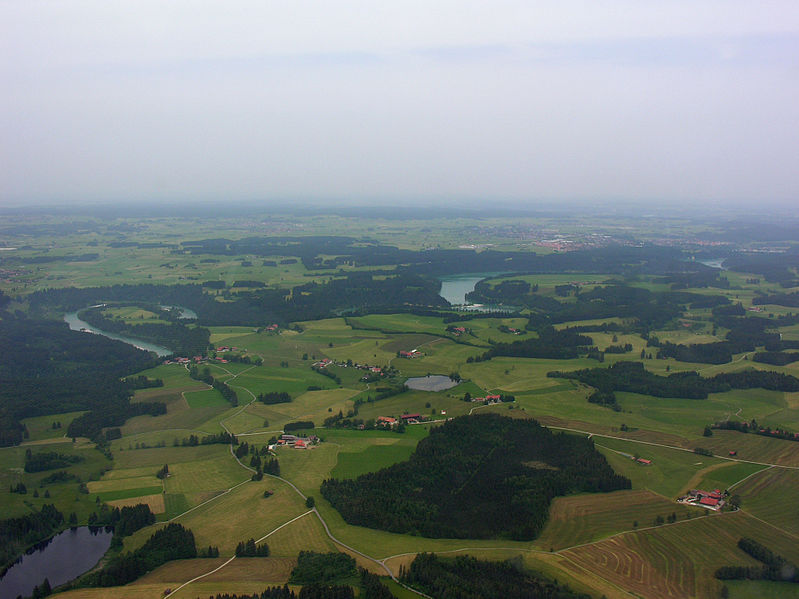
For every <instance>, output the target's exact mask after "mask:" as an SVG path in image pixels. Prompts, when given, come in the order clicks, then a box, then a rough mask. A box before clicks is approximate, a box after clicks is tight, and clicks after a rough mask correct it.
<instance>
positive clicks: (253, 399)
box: [170, 366, 433, 599]
mask: <svg viewBox="0 0 799 599" xmlns="http://www.w3.org/2000/svg"><path fill="white" fill-rule="evenodd" d="M252 368H255V367H254V366H253V367H252ZM223 370H224V369H223ZM248 370H250V368H247V369H245V370H242V371H241V372H239V373H238V374H236V375H233V377H232V378H230V379H228V382H226V384H229V381H231V380H233V379H234V378H236V377H237V376H238V375H239V374H243V373H244V372H247V371H248ZM230 386H231V387H236V388H237V389H243V390H244V391H246V392H247V393H249V394H250V396H251V397H252V399H251V400H250V402H249V403H247V404H246V405H244V406H242V407H241V409H240V410H238V411H237V412H236V413H235V414H232V415H231V416H229V417H227V418H223V419H222V420H220V421H219V424H220V426H222V428H224V429H225V431H226V432H228V433H230V429H228V428H227V426H225V421H226V420H229V419H230V418H234V417H236V416H238V415H239V414H241V413H242V412H243V411H244V410H246V409H247V408H248V407H249V406H250V404H252V403H253V402H254V401H256V399H257V398H256V396H255V394H253V392H252V391H250V390H249V389H247V388H246V387H242V386H238V385H230ZM281 432H282V431H281ZM251 434H260V433H251ZM229 449H230V454H231V455H232V456H233V458H234V459H235V460H236V462H238V464H239V465H240V466H241V467H242V468H245V469H246V470H249V471H250V472H255V470H254V469H253V468H250V467H249V466H247V465H246V464H244V463H242V461H241V460H240V459H239V458H238V457H237V456H236V454H235V453H234V451H233V445H230V446H229ZM265 475H266V476H269V477H270V478H275V479H277V480H280V481H282V482H284V483H286V484H287V485H289V486H290V487H291V488H292V489H294V491H295V492H296V493H297V494H298V495H299V496H300V497H302V498H303V500H305V499H307V497H306V496H305V494H304V493H303V492H302V491H300V490H299V488H297V486H296V485H295V484H294V483H292V482H291V481H289V480H287V479H285V478H282V477H280V476H275V475H273V474H265ZM248 482H250V481H249V480H245V481H243V482H241V483H239V484H238V485H235V486H233V487H231V488H230V489H228V490H227V491H224V492H223V493H220V494H219V495H217V496H215V497H212V498H211V499H209V500H208V501H205V502H203V503H201V504H200V505H197V506H195V507H193V508H191V509H190V510H187V511H185V512H183V513H182V514H179V515H177V516H175V517H174V518H172V519H171V520H170V522H172V521H173V520H175V519H177V518H180V517H181V516H184V515H185V514H188V513H189V512H191V511H194V510H196V509H197V508H199V507H201V506H203V505H206V504H208V503H209V502H211V501H214V500H215V499H217V498H219V497H221V496H223V495H226V494H227V493H230V491H232V490H233V489H235V488H237V487H239V486H241V485H244V484H246V483H248ZM311 512H314V513H315V514H316V516H317V518H319V521H320V522H321V523H322V526H323V527H324V529H325V533H326V534H327V536H328V537H329V538H330V540H331V541H333V542H334V543H335V544H337V545H340V546H341V547H344V548H345V549H347V550H349V551H352V552H353V553H356V554H357V555H360V556H361V557H363V558H364V559H367V560H369V561H372V562H374V563H376V564H378V565H379V566H381V567H382V568H383V569H384V570H385V571H386V573H387V574H388V575H389V576H390V577H391V579H392V580H394V582H396V583H397V584H399V585H401V586H403V587H404V588H406V589H408V590H409V591H412V592H414V593H416V594H417V595H420V596H422V597H426V598H427V599H433V598H432V597H430V596H429V595H426V594H424V593H422V592H421V591H418V590H416V589H413V588H411V587H409V586H407V585H405V584H404V583H402V582H401V581H400V580H398V579H397V577H396V576H394V573H393V572H392V571H391V569H390V568H389V567H388V566H386V564H385V563H384V561H385V560H383V561H381V560H378V559H376V558H374V557H371V556H369V555H366V554H365V553H362V552H360V551H358V550H357V549H355V548H354V547H350V546H349V545H347V544H346V543H343V542H342V541H340V540H338V539H337V538H336V537H334V536H333V533H332V532H331V531H330V528H329V527H328V525H327V522H325V519H324V518H323V517H322V514H320V513H319V511H318V510H317V509H316V508H313V509H311V510H309V511H307V512H305V513H303V514H301V515H299V516H297V517H296V518H294V519H292V520H289V521H288V522H285V523H284V524H282V525H280V526H279V527H277V528H276V529H274V530H273V531H271V532H270V533H268V534H266V535H265V536H263V537H261V538H260V539H258V541H257V542H260V541H263V540H264V539H266V538H267V537H268V536H270V535H271V534H273V533H275V532H277V531H278V530H280V529H281V528H283V527H284V526H287V525H289V524H291V523H292V522H294V521H296V520H298V519H300V518H302V517H303V516H305V515H307V514H309V513H311ZM234 559H236V556H233V557H231V558H230V559H229V560H228V561H226V562H225V563H224V564H222V565H221V566H219V567H217V568H215V569H214V570H212V571H210V572H207V573H206V574H203V575H201V576H198V577H196V578H193V579H192V580H189V581H188V582H185V583H183V584H182V585H181V586H180V587H178V588H177V589H175V591H178V590H180V589H182V588H183V587H185V586H187V585H189V584H191V583H192V582H194V581H196V580H199V579H201V578H205V577H206V576H209V575H211V574H213V573H214V572H217V571H219V570H221V569H222V568H224V567H225V566H226V565H228V564H229V563H230V562H232V561H233V560H234ZM175 591H172V593H174V592H175Z"/></svg>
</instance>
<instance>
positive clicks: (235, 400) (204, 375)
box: [189, 365, 239, 407]
mask: <svg viewBox="0 0 799 599" xmlns="http://www.w3.org/2000/svg"><path fill="white" fill-rule="evenodd" d="M189 376H190V377H191V378H193V379H194V380H196V381H202V382H203V383H205V384H206V385H210V386H211V387H213V388H214V389H216V390H217V391H219V392H220V393H221V394H222V397H224V398H225V400H226V401H228V402H230V405H231V406H233V407H235V406H237V405H239V396H238V395H236V392H235V391H234V390H233V389H231V388H230V386H229V385H227V384H226V383H224V382H223V381H220V380H219V379H217V378H214V377H213V376H212V375H211V370H210V369H209V368H208V367H207V366H206V367H205V368H203V369H202V371H200V369H199V368H197V366H195V365H192V367H191V368H189Z"/></svg>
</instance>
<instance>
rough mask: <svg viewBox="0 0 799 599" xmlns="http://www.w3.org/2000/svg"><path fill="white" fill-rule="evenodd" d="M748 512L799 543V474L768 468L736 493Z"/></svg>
mask: <svg viewBox="0 0 799 599" xmlns="http://www.w3.org/2000/svg"><path fill="white" fill-rule="evenodd" d="M734 493H736V494H738V495H740V497H741V505H742V506H743V509H744V510H746V511H747V512H751V513H752V515H754V516H757V517H758V518H760V519H761V520H765V521H766V522H768V523H769V524H771V525H773V526H776V527H777V528H780V529H782V530H785V531H787V532H789V533H791V534H794V535H796V536H797V543H799V506H797V503H796V498H797V497H799V470H788V469H785V468H768V469H766V470H763V471H762V472H759V473H758V474H755V475H754V476H752V477H751V478H748V479H747V480H746V481H744V482H743V483H741V484H740V485H739V486H737V487H736V488H735V489H734Z"/></svg>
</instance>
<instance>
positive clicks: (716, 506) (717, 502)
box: [677, 489, 726, 512]
mask: <svg viewBox="0 0 799 599" xmlns="http://www.w3.org/2000/svg"><path fill="white" fill-rule="evenodd" d="M677 503H684V504H686V505H694V506H697V507H703V508H705V509H707V510H713V511H714V512H718V511H720V510H721V508H723V507H724V505H725V504H726V501H725V500H724V494H723V493H722V492H721V491H720V490H719V489H714V490H712V491H701V490H699V489H692V490H691V491H688V495H684V496H682V497H680V498H679V499H678V500H677Z"/></svg>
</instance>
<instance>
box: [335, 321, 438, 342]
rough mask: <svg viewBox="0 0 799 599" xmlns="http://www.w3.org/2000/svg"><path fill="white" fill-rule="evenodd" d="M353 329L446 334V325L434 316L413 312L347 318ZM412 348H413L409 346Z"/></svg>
mask: <svg viewBox="0 0 799 599" xmlns="http://www.w3.org/2000/svg"><path fill="white" fill-rule="evenodd" d="M347 322H348V323H349V324H350V325H351V326H352V328H353V329H367V330H372V331H381V332H383V333H431V334H434V335H446V334H447V325H445V324H444V322H443V321H442V319H441V318H438V317H435V316H417V315H415V314H368V315H366V316H357V317H349V318H347ZM410 349H413V348H410Z"/></svg>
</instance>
